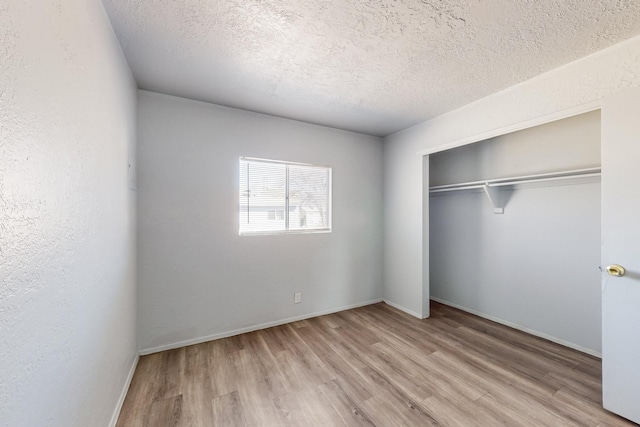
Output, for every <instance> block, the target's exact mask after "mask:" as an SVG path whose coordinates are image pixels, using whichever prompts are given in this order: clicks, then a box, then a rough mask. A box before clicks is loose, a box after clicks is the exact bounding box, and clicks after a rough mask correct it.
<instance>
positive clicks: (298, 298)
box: [293, 292, 302, 304]
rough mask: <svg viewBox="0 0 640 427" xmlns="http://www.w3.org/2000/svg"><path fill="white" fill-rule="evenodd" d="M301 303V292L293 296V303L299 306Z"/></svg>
mask: <svg viewBox="0 0 640 427" xmlns="http://www.w3.org/2000/svg"><path fill="white" fill-rule="evenodd" d="M300 301H302V294H301V293H300V292H296V293H295V294H293V302H294V303H295V304H298V303H299V302H300Z"/></svg>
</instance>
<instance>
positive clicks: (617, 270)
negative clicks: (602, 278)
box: [607, 264, 624, 277]
mask: <svg viewBox="0 0 640 427" xmlns="http://www.w3.org/2000/svg"><path fill="white" fill-rule="evenodd" d="M607 273H609V274H610V275H611V276H616V277H622V276H624V267H623V266H621V265H618V264H612V265H610V266H608V267H607Z"/></svg>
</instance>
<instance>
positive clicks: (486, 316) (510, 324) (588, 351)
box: [431, 297, 602, 359]
mask: <svg viewBox="0 0 640 427" xmlns="http://www.w3.org/2000/svg"><path fill="white" fill-rule="evenodd" d="M431 299H432V300H433V301H436V302H439V303H440V304H444V305H448V306H451V307H454V308H457V309H458V310H462V311H466V312H467V313H471V314H474V315H476V316H478V317H482V318H483V319H487V320H491V321H492V322H496V323H500V324H501V325H505V326H508V327H510V328H513V329H517V330H519V331H522V332H526V333H528V334H529V335H533V336H536V337H539V338H544V339H545V340H548V341H551V342H554V343H556V344H560V345H563V346H565V347H569V348H572V349H574V350H578V351H580V352H582V353H586V354H589V355H591V356H594V357H598V358H600V359H602V353H600V352H598V351H596V350H593V349H591V348H587V347H582V346H580V345H578V344H575V343H572V342H569V341H565V340H563V339H560V338H557V337H554V336H551V335H547V334H545V333H542V332H539V331H536V330H534V329H529V328H526V327H524V326H520V325H518V324H516V323H513V322H509V321H507V320H504V319H500V318H498V317H494V316H491V315H489V314H485V313H481V312H479V311H476V310H473V309H471V308H468V307H464V306H461V305H458V304H455V303H452V302H449V301H446V300H443V299H440V298H436V297H431Z"/></svg>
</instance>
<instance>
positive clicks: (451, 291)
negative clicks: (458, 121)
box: [425, 111, 601, 355]
mask: <svg viewBox="0 0 640 427" xmlns="http://www.w3.org/2000/svg"><path fill="white" fill-rule="evenodd" d="M425 184H427V185H428V186H429V209H428V212H429V214H428V215H429V218H428V223H429V266H430V267H429V281H430V293H431V298H432V299H433V300H436V301H439V302H442V303H445V304H448V305H452V306H455V307H458V308H461V309H463V310H466V311H469V312H472V313H475V314H479V315H481V316H484V317H487V318H490V319H493V320H496V321H499V322H501V323H504V324H507V325H510V326H514V327H517V328H519V329H522V330H525V331H528V332H530V333H533V334H534V335H538V336H542V337H545V338H548V339H551V340H552V341H555V342H559V343H561V344H565V345H568V346H570V347H573V348H576V349H579V350H582V351H585V352H588V353H591V354H594V355H599V354H600V352H601V285H600V279H601V275H600V270H599V265H600V252H601V197H600V111H593V112H589V113H585V114H581V115H578V116H574V117H570V118H567V119H563V120H558V121H555V122H552V123H547V124H544V125H540V126H536V127H533V128H529V129H525V130H522V131H518V132H514V133H510V134H506V135H502V136H499V137H495V138H491V139H487V140H484V141H480V142H477V143H474V144H470V145H466V146H463V147H459V148H454V149H451V150H446V151H441V152H438V153H434V154H431V155H430V156H429V174H428V183H426V182H425Z"/></svg>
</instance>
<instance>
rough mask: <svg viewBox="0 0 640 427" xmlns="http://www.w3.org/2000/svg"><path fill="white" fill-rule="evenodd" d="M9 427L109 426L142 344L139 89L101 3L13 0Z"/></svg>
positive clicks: (1, 312) (2, 285)
mask: <svg viewBox="0 0 640 427" xmlns="http://www.w3.org/2000/svg"><path fill="white" fill-rule="evenodd" d="M0 40H1V43H2V49H1V51H2V53H1V56H2V59H1V60H0V118H1V121H0V348H1V350H0V425H2V426H45V425H46V426H65V427H66V426H104V425H108V423H109V422H110V420H111V418H112V414H113V413H114V408H116V407H117V404H118V399H119V397H120V394H121V392H122V391H123V387H124V386H125V385H126V382H127V376H128V374H129V372H130V370H131V368H132V365H133V363H134V362H135V360H136V358H137V354H136V333H135V330H136V324H135V322H136V318H135V312H136V307H135V306H136V289H135V275H136V272H135V193H134V192H133V191H131V190H129V188H128V185H127V161H128V159H127V157H128V153H129V152H132V153H134V152H135V149H134V144H135V102H136V90H135V85H134V82H133V79H132V77H131V75H130V72H129V69H128V67H127V65H126V62H125V60H124V57H123V56H122V54H121V51H120V48H119V45H118V43H117V41H116V39H115V37H114V35H113V32H112V30H111V26H110V24H109V21H108V19H107V16H106V13H105V12H104V10H103V7H102V4H101V3H100V2H99V1H85V0H75V1H74V0H64V1H62V0H59V1H46V2H43V1H39V0H30V1H29V0H24V1H10V2H3V4H2V5H1V6H0Z"/></svg>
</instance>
